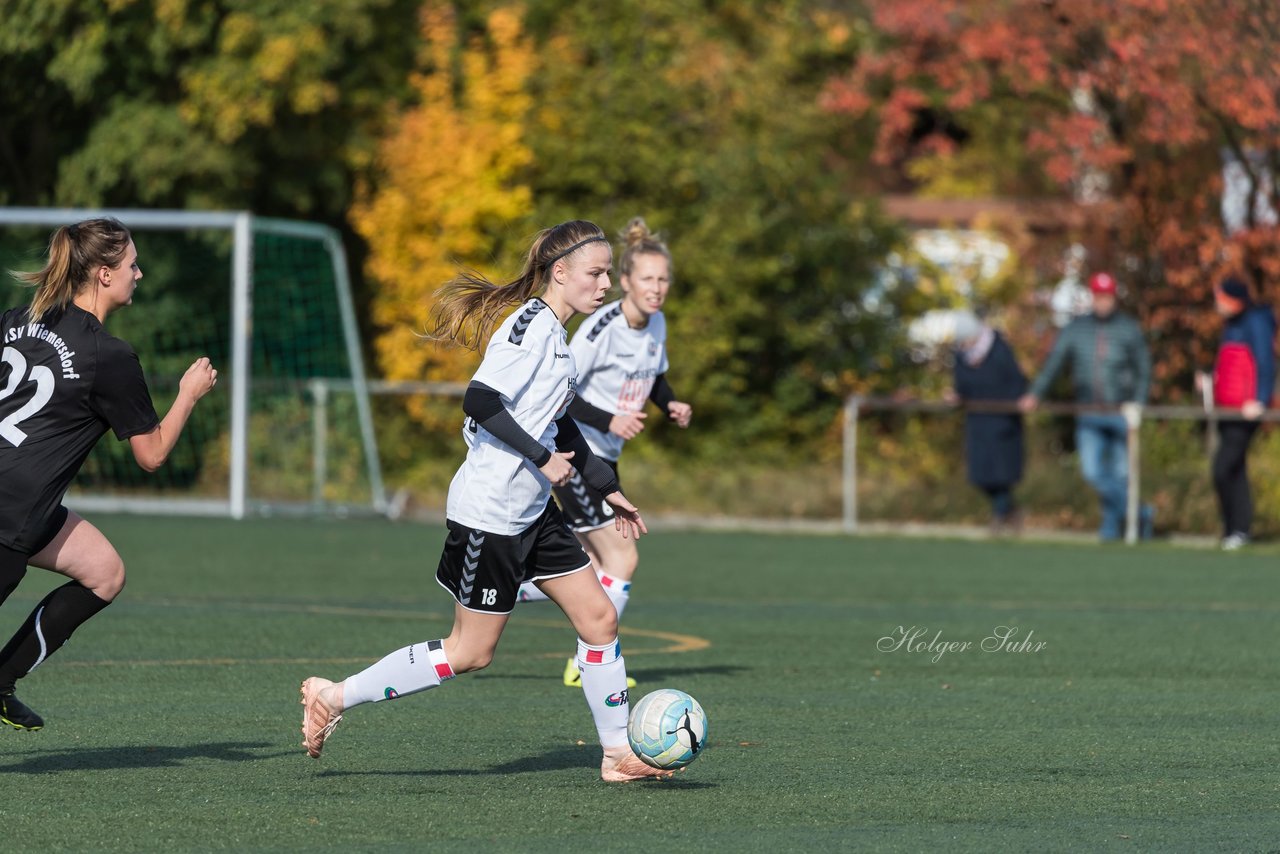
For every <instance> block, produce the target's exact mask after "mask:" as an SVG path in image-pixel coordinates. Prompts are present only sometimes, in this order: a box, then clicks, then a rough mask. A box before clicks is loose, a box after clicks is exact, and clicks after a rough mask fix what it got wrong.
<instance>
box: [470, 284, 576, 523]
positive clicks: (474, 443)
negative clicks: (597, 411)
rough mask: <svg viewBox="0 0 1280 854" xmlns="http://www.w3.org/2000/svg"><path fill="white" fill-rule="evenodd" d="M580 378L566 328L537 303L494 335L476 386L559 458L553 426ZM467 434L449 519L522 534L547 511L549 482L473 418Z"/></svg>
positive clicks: (524, 307) (475, 379)
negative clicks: (490, 394)
mask: <svg viewBox="0 0 1280 854" xmlns="http://www.w3.org/2000/svg"><path fill="white" fill-rule="evenodd" d="M576 375H577V371H576V370H575V368H574V363H573V353H572V352H571V351H570V350H569V345H568V343H567V342H566V335H565V329H564V326H562V325H561V324H560V320H559V319H558V318H557V317H556V314H555V312H554V311H552V310H551V308H550V307H549V306H548V305H547V304H546V303H545V302H543V301H542V300H540V299H537V298H534V299H531V300H529V301H528V302H526V303H525V304H524V305H522V306H520V308H519V309H518V310H517V311H515V312H514V313H512V315H511V316H510V317H508V318H507V319H506V320H505V321H503V323H502V325H501V326H499V327H498V329H497V331H495V332H494V333H493V337H492V338H490V339H489V345H488V346H487V347H486V348H485V351H484V360H483V361H482V362H481V363H480V368H479V369H478V370H477V371H476V373H475V375H474V376H473V377H472V378H471V379H472V381H473V382H478V383H482V384H484V385H486V386H488V387H489V388H491V389H493V390H494V391H496V392H498V394H499V395H501V396H502V403H503V405H504V406H505V407H506V408H507V412H509V413H510V414H511V417H512V418H514V419H515V421H516V423H517V424H519V425H520V427H521V428H523V429H524V431H525V432H526V433H528V434H529V435H530V436H534V437H536V438H537V439H538V441H539V442H540V443H542V446H543V447H545V448H547V449H548V450H551V451H555V439H556V425H555V421H556V419H557V418H560V417H561V416H563V415H564V414H565V411H566V410H567V409H568V408H569V402H570V401H571V400H573V394H574V385H575V378H576ZM463 429H464V432H465V433H466V435H467V446H468V450H467V459H466V461H465V462H463V464H462V468H460V469H458V473H457V474H455V475H454V476H453V482H452V483H450V484H449V501H448V504H447V506H446V510H445V513H446V515H447V516H448V517H449V518H450V519H451V520H453V521H454V522H457V523H458V524H460V525H465V526H467V527H468V528H475V529H477V530H481V531H488V532H489V533H492V534H504V535H512V534H519V533H521V532H522V531H524V530H525V529H527V528H528V527H529V526H530V525H532V524H533V523H534V522H536V521H538V517H539V516H541V515H542V511H543V510H545V509H546V506H547V501H548V500H550V497H551V483H550V481H548V480H547V479H546V477H544V476H543V474H542V472H540V471H538V469H537V468H536V467H535V466H534V465H533V463H531V462H530V461H529V460H528V459H526V458H525V457H524V456H523V455H521V454H520V453H519V452H518V451H516V450H515V449H514V448H512V447H511V446H510V445H508V444H506V443H505V442H503V441H501V440H499V439H497V438H495V437H494V436H493V434H491V433H490V432H489V431H488V430H486V429H484V428H483V427H481V426H479V425H478V424H476V423H475V422H474V421H472V420H471V419H470V418H468V419H467V421H466V425H465V427H464V428H463Z"/></svg>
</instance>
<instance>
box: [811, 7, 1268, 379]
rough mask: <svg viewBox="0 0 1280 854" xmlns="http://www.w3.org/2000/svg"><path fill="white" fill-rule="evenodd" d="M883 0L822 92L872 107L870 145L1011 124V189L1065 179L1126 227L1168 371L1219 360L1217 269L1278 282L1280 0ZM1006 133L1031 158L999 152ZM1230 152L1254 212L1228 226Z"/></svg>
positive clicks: (1120, 255) (879, 150) (861, 111)
mask: <svg viewBox="0 0 1280 854" xmlns="http://www.w3.org/2000/svg"><path fill="white" fill-rule="evenodd" d="M870 8H871V9H872V21H873V25H874V32H873V33H872V35H871V36H870V37H869V39H868V41H869V43H870V48H869V49H868V50H867V51H866V52H865V53H864V54H863V55H862V56H861V57H860V58H859V60H858V61H857V63H856V64H855V65H854V67H853V68H852V69H851V70H849V71H848V73H846V74H844V75H841V76H839V77H838V78H836V79H833V80H832V81H831V82H830V84H829V86H828V88H827V91H826V95H825V102H826V106H827V107H828V108H829V109H830V110H832V111H834V112H841V113H847V114H851V115H853V116H857V117H865V118H868V119H870V120H872V121H873V122H874V125H875V134H876V137H875V144H874V150H873V158H874V160H875V162H877V163H878V164H881V165H883V166H886V167H898V168H901V167H905V166H907V165H909V164H910V163H911V162H913V161H914V160H917V159H919V158H923V157H935V158H936V157H938V156H939V155H941V156H944V157H945V156H948V155H949V154H950V153H953V152H955V151H957V150H958V149H959V148H962V147H964V146H965V145H967V144H972V140H975V139H979V138H980V139H982V140H988V142H986V143H985V144H988V145H990V144H991V143H990V142H989V140H990V139H991V138H992V134H990V133H986V134H984V135H981V136H980V137H979V135H974V134H970V133H968V132H967V131H969V130H972V128H973V127H974V123H975V122H978V121H983V122H991V121H995V122H998V123H1000V128H999V131H1000V132H1001V133H998V134H996V136H998V137H1000V138H1002V139H1003V141H1004V142H1005V143H1006V145H1005V147H1002V148H1001V149H999V150H998V151H997V150H993V151H992V156H991V161H990V162H991V165H992V168H993V169H994V168H1002V169H1003V170H1004V174H1016V175H1018V176H1019V180H1020V182H1021V186H1007V185H1006V186H1001V187H1000V190H1001V192H1004V193H1008V194H1018V193H1022V194H1028V195H1032V194H1040V193H1042V192H1043V191H1044V189H1045V187H1046V185H1047V186H1050V187H1056V188H1057V189H1058V190H1059V191H1061V192H1062V193H1064V194H1066V193H1069V194H1071V195H1072V196H1073V197H1074V198H1075V199H1077V200H1079V201H1080V202H1081V203H1082V204H1086V205H1093V206H1094V209H1095V210H1096V211H1097V212H1098V214H1099V219H1100V220H1105V222H1106V224H1107V228H1108V231H1109V233H1110V235H1111V239H1112V240H1113V241H1115V243H1114V245H1113V247H1112V251H1113V252H1114V253H1115V254H1113V255H1112V257H1111V258H1109V259H1108V261H1109V262H1110V263H1128V264H1129V265H1130V266H1131V268H1132V273H1131V275H1130V276H1128V278H1130V284H1131V286H1133V287H1134V289H1135V290H1136V291H1137V296H1138V299H1137V303H1138V309H1139V312H1140V313H1141V315H1142V316H1143V319H1144V322H1145V324H1146V325H1147V327H1148V328H1149V329H1150V330H1151V331H1152V332H1153V333H1154V336H1153V337H1154V338H1155V339H1156V355H1157V359H1158V361H1159V362H1160V363H1161V364H1160V366H1159V370H1158V377H1159V378H1162V379H1163V380H1165V382H1166V383H1169V382H1172V381H1174V380H1179V382H1178V383H1177V384H1178V385H1182V383H1181V382H1180V380H1181V379H1183V378H1185V375H1186V370H1187V369H1188V368H1189V367H1191V366H1203V365H1205V364H1206V362H1207V360H1208V358H1209V353H1210V352H1211V349H1212V346H1213V343H1214V340H1215V334H1216V329H1217V324H1216V321H1215V320H1214V318H1213V314H1212V311H1211V310H1210V308H1209V306H1210V303H1209V299H1208V292H1209V288H1210V287H1211V285H1212V282H1213V281H1214V279H1215V278H1217V277H1219V276H1220V275H1222V274H1223V273H1224V272H1225V271H1227V270H1234V271H1238V272H1243V273H1245V274H1247V275H1250V276H1251V277H1252V278H1253V279H1254V280H1255V283H1256V285H1257V286H1258V290H1259V295H1260V296H1262V297H1263V298H1266V297H1268V296H1269V295H1272V294H1274V293H1276V292H1277V281H1278V280H1280V251H1278V250H1280V241H1278V240H1277V228H1276V226H1275V223H1274V222H1273V221H1272V220H1271V218H1270V217H1269V216H1268V215H1267V212H1268V210H1271V211H1276V210H1280V192H1278V191H1277V187H1276V185H1275V182H1273V181H1272V180H1271V179H1270V176H1273V175H1274V176H1280V51H1278V50H1277V49H1276V48H1277V46H1280V4H1276V3H1275V2H1274V0H1232V2H1229V3H1225V2H1210V0H1126V2H1123V3H1117V2H1114V0H1069V2H1067V0H1057V2H1055V0H992V2H981V3H979V2H969V1H968V0H871V2H870ZM993 106H994V107H996V109H993ZM1001 134H1003V135H1001ZM1011 137H1012V140H1011ZM1010 141H1012V142H1014V143H1015V148H1016V150H1017V151H1018V155H1019V156H1020V157H1022V158H1024V163H1025V165H1026V166H1027V169H1026V170H1024V171H1021V172H1018V171H1017V170H1009V169H1008V168H1007V164H1002V163H1001V162H1000V161H999V160H998V159H997V158H1007V157H1008V147H1007V143H1008V142H1010ZM993 149H994V146H993ZM971 154H972V152H970V155H971ZM1224 155H1227V156H1229V157H1232V158H1234V159H1236V160H1237V161H1238V162H1239V163H1241V164H1243V167H1244V168H1243V173H1244V176H1245V179H1246V181H1245V185H1246V190H1247V204H1246V206H1245V211H1246V216H1245V221H1244V224H1243V227H1242V228H1241V229H1239V230H1237V231H1236V232H1234V233H1230V234H1229V233H1228V232H1227V229H1226V226H1225V225H1224V223H1223V218H1222V208H1221V198H1222V192H1223V179H1222V166H1223V159H1224ZM966 162H968V163H972V162H973V158H972V156H970V157H969V158H967V160H966ZM1028 175H1032V176H1034V180H1029V179H1028V178H1027V176H1028ZM1037 181H1039V182H1040V183H1039V184H1038V185H1037Z"/></svg>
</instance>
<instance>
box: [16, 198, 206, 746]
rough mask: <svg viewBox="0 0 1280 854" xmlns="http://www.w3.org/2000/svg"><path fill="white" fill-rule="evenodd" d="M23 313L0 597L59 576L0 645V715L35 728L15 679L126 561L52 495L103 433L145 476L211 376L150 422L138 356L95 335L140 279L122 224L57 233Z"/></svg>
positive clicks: (187, 378) (184, 385)
mask: <svg viewBox="0 0 1280 854" xmlns="http://www.w3.org/2000/svg"><path fill="white" fill-rule="evenodd" d="M14 275H15V276H16V277H17V278H18V279H19V280H21V281H23V282H25V283H27V284H29V285H32V286H34V288H35V294H34V296H33V298H32V301H31V305H29V306H21V307H18V308H12V309H10V310H8V311H6V312H4V314H3V315H0V603H3V602H4V600H5V599H7V598H8V596H9V594H10V593H12V592H13V590H14V588H16V587H17V586H18V583H19V582H20V581H21V580H22V577H23V576H24V575H25V574H26V571H27V566H28V565H30V566H37V567H40V568H41V569H48V570H51V571H53V572H56V573H59V574H61V575H65V576H67V578H69V579H70V581H69V582H68V583H67V584H64V585H63V586H61V587H59V588H57V589H56V590H54V591H53V592H52V593H50V594H49V595H48V596H46V597H45V598H44V599H43V600H42V601H41V602H40V604H38V605H37V606H36V608H35V610H34V611H32V612H31V616H29V617H28V618H27V620H26V622H25V623H23V625H22V626H21V628H19V629H18V631H17V633H16V634H15V635H14V636H13V637H12V638H11V639H10V640H9V642H8V643H7V644H5V646H4V648H3V649H0V721H3V722H4V723H6V724H8V725H9V726H11V727H14V728H15V729H20V730H38V729H40V728H41V727H42V726H44V721H43V720H42V719H41V718H40V716H39V715H38V714H36V713H35V712H34V711H32V710H31V709H30V708H28V707H27V706H26V705H24V704H23V703H22V702H20V701H19V700H18V698H17V697H15V696H14V683H15V682H17V680H19V679H21V678H22V677H23V676H26V675H27V674H29V673H30V672H31V671H33V670H35V669H36V667H38V666H39V665H40V664H42V663H43V662H44V661H45V660H46V659H47V658H48V657H49V656H50V655H52V654H53V653H55V652H57V651H58V649H59V648H60V647H61V646H62V645H63V644H64V643H66V641H67V639H68V638H69V637H71V633H72V632H74V631H75V630H76V629H77V628H78V627H79V626H80V625H81V624H82V623H84V622H85V621H86V620H88V619H89V618H90V617H92V616H93V615H94V614H96V613H98V612H99V611H101V610H102V609H103V608H105V607H107V605H109V604H110V603H111V601H112V600H113V599H114V598H115V597H116V595H117V594H119V592H120V590H121V588H123V587H124V562H123V561H121V559H120V555H119V554H117V553H116V550H115V548H114V547H112V545H111V542H110V541H109V540H108V539H107V538H106V537H105V536H103V534H102V532H101V531H99V530H98V529H97V528H95V527H94V526H93V525H91V524H89V523H88V522H86V521H85V520H84V519H83V518H81V517H80V516H79V515H78V514H76V513H74V512H71V511H70V510H68V509H67V508H65V507H63V506H62V503H61V502H62V496H63V493H65V492H66V489H67V486H68V485H69V484H70V483H71V479H72V478H73V477H75V474H76V472H77V471H79V469H80V466H81V465H82V464H83V463H84V460H85V458H86V457H87V456H88V455H89V451H90V450H92V448H93V446H94V445H95V444H97V442H98V440H99V439H100V438H101V437H102V435H103V434H104V433H106V432H107V430H108V429H110V430H112V431H114V432H115V434H116V437H117V438H118V439H120V440H121V441H124V440H126V439H127V440H128V441H129V445H130V447H131V448H132V450H133V455H134V458H135V459H136V460H137V462H138V465H140V466H141V467H142V468H144V469H146V470H147V471H155V470H156V469H157V468H159V467H160V466H161V465H162V464H163V463H164V461H165V460H166V459H167V458H168V456H169V452H170V451H172V450H173V446H174V445H175V444H176V443H177V441H178V436H179V435H180V434H181V433H182V428H183V426H184V425H185V424H186V423H187V418H188V417H189V416H190V415H191V411H192V409H193V408H194V407H195V405H196V401H198V400H199V399H200V398H201V397H203V396H204V395H205V394H207V393H208V392H209V390H210V389H212V388H213V386H214V384H215V383H216V382H217V381H218V372H217V371H215V370H214V369H213V367H212V365H210V364H209V360H208V359H207V358H201V359H197V360H196V361H195V363H194V364H192V365H191V367H190V368H188V369H187V371H186V373H185V374H184V375H183V377H182V380H181V382H180V383H179V388H178V397H177V399H176V400H175V401H174V402H173V405H172V406H171V407H170V408H169V412H168V414H166V415H165V417H164V419H163V420H162V419H160V418H158V417H157V416H156V411H155V407H154V406H153V405H152V403H151V395H150V393H149V392H148V390H147V383H146V379H145V378H144V377H143V374H142V365H141V364H140V363H139V361H138V356H137V354H135V353H134V352H133V348H131V347H130V346H129V345H128V344H126V343H125V342H124V341H121V340H120V339H119V338H114V337H112V336H111V335H109V334H107V332H106V331H105V330H104V329H103V328H102V324H103V322H104V321H105V320H106V318H107V315H109V314H111V313H112V312H114V311H115V310H116V309H118V308H121V307H122V306H126V305H129V304H131V303H132V301H133V293H134V289H135V288H136V287H137V282H138V280H139V279H141V278H142V270H141V269H140V268H139V266H138V252H137V249H136V248H135V247H134V245H133V239H132V238H131V236H130V234H129V230H128V229H127V228H125V227H124V225H123V224H121V223H120V222H119V221H117V220H114V219H93V220H86V221H84V222H79V223H76V224H75V225H69V226H63V227H61V228H59V229H58V230H57V231H55V232H54V233H53V237H52V238H51V239H50V241H49V257H48V262H47V263H46V264H45V266H44V268H43V269H41V270H39V271H37V272H34V273H16V274H14Z"/></svg>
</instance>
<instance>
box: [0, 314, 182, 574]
mask: <svg viewBox="0 0 1280 854" xmlns="http://www.w3.org/2000/svg"><path fill="white" fill-rule="evenodd" d="M46 320H47V321H48V325H45V324H44V323H32V322H31V321H30V319H29V316H28V311H27V308H26V307H22V308H13V309H9V310H8V311H6V312H5V313H4V314H3V315H0V545H5V546H8V547H9V548H11V549H14V550H16V551H23V550H25V549H28V548H31V546H32V540H33V538H36V537H39V536H40V535H41V533H42V532H43V530H44V527H45V526H46V524H47V520H48V519H49V518H50V516H51V515H52V514H53V513H54V512H55V511H56V510H57V508H58V506H59V504H60V503H61V502H62V496H63V494H64V493H65V492H66V490H67V487H68V486H69V485H70V484H71V479H72V478H73V477H75V475H76V472H77V471H79V470H80V466H81V465H82V464H83V463H84V460H85V457H87V456H89V452H90V451H91V450H93V446H94V445H95V444H97V442H98V440H99V439H100V438H102V435H103V434H104V433H106V432H107V429H108V428H110V429H111V430H114V431H115V434H116V437H117V438H119V439H122V440H123V439H127V438H129V437H130V436H136V435H138V434H140V433H149V432H150V431H152V430H154V429H155V427H156V425H158V424H159V423H160V419H159V418H158V417H156V410H155V407H154V406H153V405H152V403H151V394H150V392H149V391H148V390H147V382H146V379H145V378H144V377H143V375H142V365H141V364H140V363H139V361H138V356H137V354H136V353H134V352H133V348H132V347H130V346H129V345H128V344H126V343H125V342H124V341H121V340H120V339H119V338H114V337H112V336H111V335H108V334H107V333H106V331H105V330H104V329H103V328H102V324H101V323H99V322H98V319H97V318H96V317H94V316H93V315H92V314H89V313H88V312H87V311H84V310H83V309H80V308H77V307H76V306H74V305H72V306H68V307H67V309H66V310H65V311H63V312H62V313H61V314H60V315H53V316H52V317H49V318H46Z"/></svg>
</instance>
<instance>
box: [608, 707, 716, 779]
mask: <svg viewBox="0 0 1280 854" xmlns="http://www.w3.org/2000/svg"><path fill="white" fill-rule="evenodd" d="M627 740H628V741H630V742H631V750H632V751H633V752H634V753H635V755H636V756H638V757H640V761H641V762H644V763H645V764H646V765H651V766H653V767H654V768H668V769H669V768H683V767H684V766H686V765H688V764H689V763H690V762H692V761H693V760H695V759H697V758H698V754H700V753H702V751H703V749H704V748H705V747H706V746H707V714H706V712H704V711H702V706H700V705H698V701H697V700H695V699H693V698H692V697H690V696H689V695H688V694H686V693H685V692H683V691H677V690H676V689H674V688H661V689H659V690H657V691H653V692H652V693H649V694H645V695H644V697H643V698H642V699H641V700H640V702H638V703H636V704H635V705H634V706H632V707H631V717H630V719H629V720H628V721H627Z"/></svg>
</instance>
